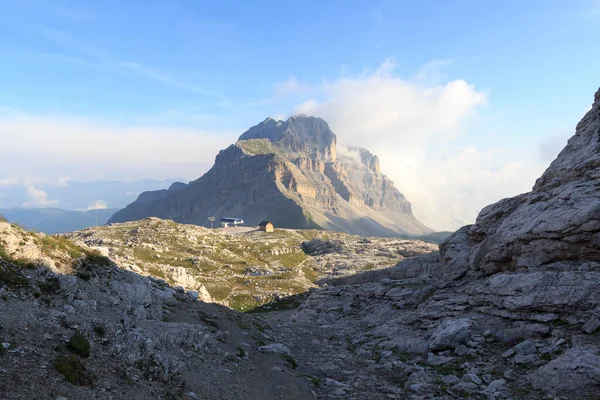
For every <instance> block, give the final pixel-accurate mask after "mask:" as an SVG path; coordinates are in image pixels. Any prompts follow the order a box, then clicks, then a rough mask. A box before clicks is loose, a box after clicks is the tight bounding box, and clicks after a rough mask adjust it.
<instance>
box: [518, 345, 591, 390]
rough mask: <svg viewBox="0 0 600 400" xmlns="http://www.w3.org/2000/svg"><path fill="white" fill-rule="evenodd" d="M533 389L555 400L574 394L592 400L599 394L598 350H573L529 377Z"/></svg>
mask: <svg viewBox="0 0 600 400" xmlns="http://www.w3.org/2000/svg"><path fill="white" fill-rule="evenodd" d="M529 380H530V382H531V384H532V386H533V387H534V388H536V389H540V390H543V391H544V392H546V393H548V394H551V395H554V396H569V395H572V394H573V393H577V395H578V396H579V397H580V398H588V397H589V396H592V397H589V398H593V396H597V394H598V393H599V392H600V356H599V355H598V350H597V349H582V348H572V349H569V350H567V351H566V352H565V353H564V354H563V355H561V356H560V357H558V358H556V359H554V360H552V361H550V362H549V363H548V364H546V365H544V366H542V367H541V368H539V369H538V370H536V371H534V372H532V373H531V374H529ZM586 396H587V397H586Z"/></svg>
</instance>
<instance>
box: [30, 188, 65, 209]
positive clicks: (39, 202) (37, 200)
mask: <svg viewBox="0 0 600 400" xmlns="http://www.w3.org/2000/svg"><path fill="white" fill-rule="evenodd" d="M25 196H26V197H27V201H25V202H24V203H23V204H22V206H23V207H26V208H34V207H49V206H55V205H57V204H58V201H56V200H49V199H48V193H46V192H44V191H43V190H39V189H36V188H35V187H34V186H33V185H29V186H27V188H26V189H25Z"/></svg>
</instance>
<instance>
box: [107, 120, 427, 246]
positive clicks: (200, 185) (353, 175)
mask: <svg viewBox="0 0 600 400" xmlns="http://www.w3.org/2000/svg"><path fill="white" fill-rule="evenodd" d="M336 142H337V141H336V136H335V134H334V133H333V132H332V131H331V129H330V128H329V126H328V125H327V123H326V122H325V121H324V120H322V119H320V118H314V117H308V116H305V115H296V116H293V117H290V118H289V119H288V120H287V121H275V120H273V119H271V118H267V119H266V120H265V121H263V122H262V123H260V124H258V125H256V126H254V127H252V128H250V129H249V130H248V131H246V132H245V133H244V134H242V135H241V136H240V138H239V140H238V142H237V143H236V144H234V145H231V146H229V147H228V148H227V149H225V150H222V151H221V152H219V154H218V155H217V157H216V159H215V164H214V166H213V167H212V168H211V169H210V170H209V171H208V172H207V173H206V174H205V175H203V176H202V177H201V178H199V179H197V180H196V181H193V182H190V183H189V184H188V185H177V186H175V187H172V188H170V189H169V190H168V191H167V190H163V191H157V192H148V193H142V194H141V195H140V197H139V198H138V200H136V201H135V202H133V203H132V204H130V205H129V206H127V208H125V209H123V210H121V211H119V212H117V213H116V214H115V215H114V216H113V217H112V218H111V220H110V221H109V222H111V223H112V222H125V221H131V220H137V219H141V218H145V217H150V216H152V217H158V218H166V219H172V220H174V221H177V222H182V223H193V224H198V225H206V224H207V218H208V217H209V216H216V217H241V218H243V219H244V221H245V222H246V224H247V225H250V226H252V225H256V224H258V223H259V222H260V221H262V220H265V219H268V220H270V221H272V222H273V223H274V224H275V225H276V226H278V227H285V228H324V229H332V230H339V231H345V232H349V233H354V234H360V235H370V236H388V235H397V234H423V233H428V232H431V230H430V229H429V228H427V227H426V226H424V225H423V224H421V223H420V222H419V221H418V220H417V219H416V218H415V217H414V216H413V215H412V212H411V207H410V203H409V202H408V201H407V200H406V199H405V198H404V196H403V195H402V194H401V193H400V192H399V191H398V190H397V189H396V188H395V187H394V185H393V183H392V182H391V181H390V180H389V179H388V178H387V177H386V176H385V175H383V174H382V173H381V171H380V166H379V160H378V159H377V157H376V156H374V155H373V154H371V153H369V152H368V151H367V150H365V149H362V148H357V147H348V148H344V151H343V154H340V155H338V152H337V143H336Z"/></svg>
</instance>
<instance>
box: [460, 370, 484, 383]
mask: <svg viewBox="0 0 600 400" xmlns="http://www.w3.org/2000/svg"><path fill="white" fill-rule="evenodd" d="M462 380H463V382H471V383H474V384H476V385H481V384H482V383H483V381H482V380H481V378H480V377H478V376H477V375H476V374H474V373H472V372H469V373H466V374H464V375H463V377H462Z"/></svg>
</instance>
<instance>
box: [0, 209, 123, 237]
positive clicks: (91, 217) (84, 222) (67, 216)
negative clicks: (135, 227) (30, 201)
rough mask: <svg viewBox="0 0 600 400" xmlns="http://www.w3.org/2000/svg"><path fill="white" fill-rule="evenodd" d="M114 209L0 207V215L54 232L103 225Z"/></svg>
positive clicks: (23, 224) (33, 227)
mask: <svg viewBox="0 0 600 400" xmlns="http://www.w3.org/2000/svg"><path fill="white" fill-rule="evenodd" d="M116 211H118V209H117V208H114V209H97V210H88V211H73V210H63V209H60V208H56V207H48V208H0V216H4V218H6V219H7V220H8V221H10V222H12V223H17V224H19V225H22V226H24V227H25V228H27V229H31V230H34V231H38V232H43V233H47V234H55V233H65V232H72V231H78V230H81V229H85V228H89V227H91V226H94V225H104V224H105V223H106V221H107V220H108V219H109V218H110V217H111V216H112V215H113V214H114V213H115V212H116Z"/></svg>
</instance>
